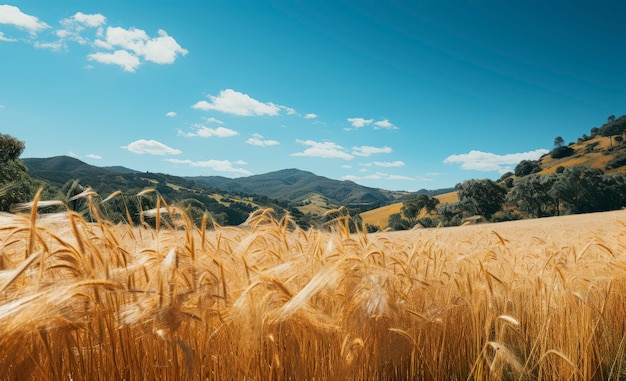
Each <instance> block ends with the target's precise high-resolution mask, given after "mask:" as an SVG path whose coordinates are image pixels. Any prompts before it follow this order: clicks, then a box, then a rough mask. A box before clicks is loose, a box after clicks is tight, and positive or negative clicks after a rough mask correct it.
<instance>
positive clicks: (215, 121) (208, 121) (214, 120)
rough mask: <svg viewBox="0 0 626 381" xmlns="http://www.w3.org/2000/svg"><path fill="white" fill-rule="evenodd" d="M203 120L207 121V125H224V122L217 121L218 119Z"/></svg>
mask: <svg viewBox="0 0 626 381" xmlns="http://www.w3.org/2000/svg"><path fill="white" fill-rule="evenodd" d="M205 120H206V121H207V123H217V124H224V122H222V121H221V120H219V119H215V118H213V117H210V118H206V119H205Z"/></svg>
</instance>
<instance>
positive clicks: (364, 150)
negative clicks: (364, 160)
mask: <svg viewBox="0 0 626 381" xmlns="http://www.w3.org/2000/svg"><path fill="white" fill-rule="evenodd" d="M377 153H391V148H390V147H380V148H379V147H370V146H360V147H352V154H353V155H356V156H365V157H367V156H370V155H373V154H377Z"/></svg>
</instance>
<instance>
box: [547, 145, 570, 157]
mask: <svg viewBox="0 0 626 381" xmlns="http://www.w3.org/2000/svg"><path fill="white" fill-rule="evenodd" d="M573 154H574V149H573V148H572V147H555V148H554V149H553V150H552V151H550V156H551V157H552V158H553V159H562V158H564V157H568V156H572V155H573Z"/></svg>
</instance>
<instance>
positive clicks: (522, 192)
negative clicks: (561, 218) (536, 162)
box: [507, 174, 559, 217]
mask: <svg viewBox="0 0 626 381" xmlns="http://www.w3.org/2000/svg"><path fill="white" fill-rule="evenodd" d="M556 176H558V175H540V174H532V175H529V176H525V177H520V178H517V179H515V181H514V182H513V188H512V189H511V191H510V192H509V194H508V195H507V203H508V204H510V205H515V206H517V208H518V209H519V210H520V211H521V212H524V213H527V214H528V215H529V216H531V217H546V216H550V215H554V214H558V213H559V208H558V200H557V199H556V198H555V197H554V195H553V194H551V193H550V190H551V189H552V186H553V185H554V182H555V181H556Z"/></svg>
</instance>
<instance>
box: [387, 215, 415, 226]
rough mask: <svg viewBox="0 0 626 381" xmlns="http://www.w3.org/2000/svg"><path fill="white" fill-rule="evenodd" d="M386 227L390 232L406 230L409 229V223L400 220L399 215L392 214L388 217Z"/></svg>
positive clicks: (400, 216)
mask: <svg viewBox="0 0 626 381" xmlns="http://www.w3.org/2000/svg"><path fill="white" fill-rule="evenodd" d="M387 226H388V227H389V228H390V229H391V230H408V229H410V228H411V223H410V222H409V221H407V220H405V219H404V218H402V215H401V214H400V213H394V214H391V215H390V216H389V222H388V223H387Z"/></svg>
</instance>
